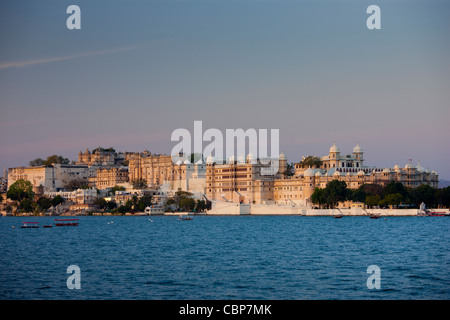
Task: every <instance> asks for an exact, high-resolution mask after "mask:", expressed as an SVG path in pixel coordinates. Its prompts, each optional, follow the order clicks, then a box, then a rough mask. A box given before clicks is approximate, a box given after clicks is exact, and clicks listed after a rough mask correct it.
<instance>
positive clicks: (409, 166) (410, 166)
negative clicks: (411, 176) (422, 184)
mask: <svg viewBox="0 0 450 320" xmlns="http://www.w3.org/2000/svg"><path fill="white" fill-rule="evenodd" d="M405 169H414V166H413V165H412V164H411V163H407V164H406V166H405Z"/></svg>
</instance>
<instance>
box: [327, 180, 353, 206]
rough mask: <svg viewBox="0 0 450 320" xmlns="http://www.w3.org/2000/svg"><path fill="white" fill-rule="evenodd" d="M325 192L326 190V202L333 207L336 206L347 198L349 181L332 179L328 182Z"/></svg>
mask: <svg viewBox="0 0 450 320" xmlns="http://www.w3.org/2000/svg"><path fill="white" fill-rule="evenodd" d="M324 192H325V194H324V198H325V201H326V203H327V204H328V205H329V206H330V207H331V208H335V207H336V206H337V205H338V203H339V202H343V201H345V200H347V196H348V191H347V183H345V181H339V180H332V181H330V182H328V183H327V186H326V188H325V191H324Z"/></svg>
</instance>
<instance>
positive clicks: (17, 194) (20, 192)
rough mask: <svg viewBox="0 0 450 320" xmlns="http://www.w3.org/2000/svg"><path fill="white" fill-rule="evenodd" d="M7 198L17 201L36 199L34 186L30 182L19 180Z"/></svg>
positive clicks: (9, 191) (9, 190) (7, 194)
mask: <svg viewBox="0 0 450 320" xmlns="http://www.w3.org/2000/svg"><path fill="white" fill-rule="evenodd" d="M6 197H7V198H8V199H11V200H16V201H22V200H23V199H32V198H33V197H34V193H33V186H32V185H31V182H30V181H28V180H24V179H19V180H17V181H16V182H14V183H13V184H12V185H11V186H10V187H9V189H8V192H6Z"/></svg>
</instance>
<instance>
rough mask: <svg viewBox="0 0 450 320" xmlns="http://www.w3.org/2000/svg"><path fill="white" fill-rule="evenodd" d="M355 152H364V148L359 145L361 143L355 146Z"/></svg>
mask: <svg viewBox="0 0 450 320" xmlns="http://www.w3.org/2000/svg"><path fill="white" fill-rule="evenodd" d="M353 153H363V149H362V148H361V147H360V146H359V143H358V144H357V145H356V147H354V148H353Z"/></svg>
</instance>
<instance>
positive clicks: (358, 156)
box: [353, 143, 364, 168]
mask: <svg viewBox="0 0 450 320" xmlns="http://www.w3.org/2000/svg"><path fill="white" fill-rule="evenodd" d="M363 155H364V152H363V149H362V148H361V147H360V146H359V143H358V144H356V146H355V147H354V148H353V157H354V158H355V163H354V165H353V166H354V167H355V168H362V167H363V161H364V159H363Z"/></svg>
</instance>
